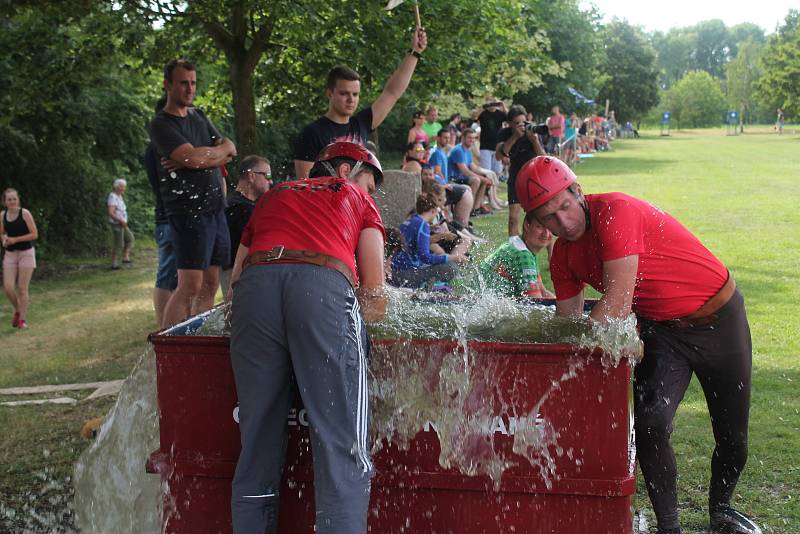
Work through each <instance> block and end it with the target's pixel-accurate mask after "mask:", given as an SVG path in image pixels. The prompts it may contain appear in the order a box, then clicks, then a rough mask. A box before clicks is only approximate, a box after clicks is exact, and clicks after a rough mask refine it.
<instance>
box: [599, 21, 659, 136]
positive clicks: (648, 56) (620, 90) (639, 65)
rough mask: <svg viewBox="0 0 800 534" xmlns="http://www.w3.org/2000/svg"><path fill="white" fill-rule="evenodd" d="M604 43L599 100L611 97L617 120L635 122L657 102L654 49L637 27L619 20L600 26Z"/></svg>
mask: <svg viewBox="0 0 800 534" xmlns="http://www.w3.org/2000/svg"><path fill="white" fill-rule="evenodd" d="M603 43H604V51H605V54H604V55H605V57H604V58H603V60H602V61H601V63H600V65H599V66H598V69H599V70H600V72H602V73H603V74H604V76H605V79H604V81H603V83H602V85H601V86H600V93H599V97H598V100H599V102H605V100H606V99H608V100H610V102H611V107H612V108H613V109H614V110H616V112H617V113H616V117H617V121H618V122H625V121H632V122H638V121H639V120H640V119H641V118H642V117H643V116H644V115H645V114H646V113H647V112H648V111H649V110H650V108H652V107H653V106H654V105H656V104H657V103H658V71H657V69H656V64H655V60H656V54H655V51H654V50H653V48H652V46H651V45H650V44H649V43H648V42H647V39H646V38H645V36H644V34H643V33H642V31H641V30H640V29H638V28H636V27H634V26H632V25H630V24H628V22H626V21H620V20H618V19H614V20H613V21H612V22H611V23H610V24H609V25H608V26H606V27H605V28H604V29H603Z"/></svg>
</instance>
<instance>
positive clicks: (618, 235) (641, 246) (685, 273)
mask: <svg viewBox="0 0 800 534" xmlns="http://www.w3.org/2000/svg"><path fill="white" fill-rule="evenodd" d="M586 200H587V202H588V204H589V218H590V220H591V228H590V229H587V231H586V233H584V234H583V235H582V236H581V237H580V239H578V240H577V241H572V242H571V241H567V240H565V239H558V240H556V243H555V247H554V249H553V258H552V259H551V261H550V275H551V277H552V280H553V285H554V286H555V290H556V298H557V299H558V300H566V299H570V298H572V297H574V296H576V295H577V294H578V293H580V291H581V290H582V289H583V287H584V284H589V285H590V286H592V287H593V288H595V289H596V290H597V291H599V292H601V293H605V288H604V287H603V262H604V261H610V260H615V259H619V258H623V257H625V256H632V255H634V254H638V255H639V269H638V272H637V275H636V287H635V290H634V293H633V312H634V313H635V314H637V315H640V316H642V317H645V318H647V319H652V320H656V321H665V320H669V319H676V318H679V317H685V316H687V315H691V314H692V313H694V312H695V311H697V310H698V309H699V308H700V307H701V306H702V305H703V304H704V303H705V302H706V301H707V300H708V299H709V298H711V297H712V296H713V295H715V294H716V293H717V292H718V291H719V290H720V289H721V288H722V286H723V285H724V284H725V282H726V281H727V279H728V270H727V269H726V268H725V266H724V265H723V264H722V262H720V261H719V260H718V259H717V258H716V257H715V256H714V255H713V254H712V253H711V252H710V251H709V250H708V249H707V248H706V247H704V246H703V245H702V243H700V241H699V240H698V239H697V238H696V237H695V236H694V235H692V233H691V232H689V230H687V229H686V228H685V227H684V226H683V225H682V224H681V223H679V222H678V221H677V220H676V219H675V218H673V217H672V216H671V215H669V214H668V213H665V212H663V211H661V210H660V209H658V208H656V207H655V206H653V205H652V204H649V203H647V202H645V201H643V200H640V199H638V198H634V197H632V196H629V195H626V194H624V193H604V194H599V195H586Z"/></svg>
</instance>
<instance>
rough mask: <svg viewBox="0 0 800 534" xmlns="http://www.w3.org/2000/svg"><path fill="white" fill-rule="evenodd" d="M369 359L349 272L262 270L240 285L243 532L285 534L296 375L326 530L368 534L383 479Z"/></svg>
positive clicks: (234, 352) (237, 335) (237, 348)
mask: <svg viewBox="0 0 800 534" xmlns="http://www.w3.org/2000/svg"><path fill="white" fill-rule="evenodd" d="M366 351H367V337H366V330H365V328H364V324H363V322H362V319H361V312H360V310H359V307H358V302H357V300H356V298H355V295H354V292H353V289H352V288H351V287H350V284H349V283H348V282H347V280H346V279H345V278H344V276H342V275H341V274H340V273H338V272H336V271H334V270H332V269H328V268H326V267H319V266H316V265H309V264H271V265H253V266H251V267H249V268H248V269H247V270H245V272H244V273H243V274H242V277H241V278H240V279H239V281H238V282H237V283H236V284H234V288H233V309H232V330H231V363H232V365H233V372H234V378H235V380H236V392H237V394H238V397H239V429H240V431H241V440H242V451H241V453H240V455H239V463H238V464H237V466H236V474H235V476H234V479H233V491H232V496H231V510H232V513H233V530H234V532H235V533H237V534H256V533H257V534H262V533H264V532H275V531H277V524H278V521H277V519H278V508H279V497H280V487H281V470H282V467H283V463H284V459H285V444H286V436H287V421H286V419H287V415H288V411H289V402H290V395H289V394H290V389H291V388H290V382H291V377H292V374H294V376H295V378H296V381H297V386H298V389H299V392H300V396H301V397H302V399H303V404H304V406H305V408H306V411H307V413H308V420H309V427H310V431H311V446H312V452H313V457H314V489H315V499H316V507H317V516H316V522H317V525H316V532H321V533H347V534H353V533H359V532H366V530H367V508H368V506H369V496H370V480H371V478H372V475H373V468H372V463H371V460H370V458H369V452H368V449H367V418H368V413H367V410H368V398H367V360H366Z"/></svg>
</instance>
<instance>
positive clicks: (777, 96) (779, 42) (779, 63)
mask: <svg viewBox="0 0 800 534" xmlns="http://www.w3.org/2000/svg"><path fill="white" fill-rule="evenodd" d="M761 69H762V75H761V77H760V78H759V79H758V80H757V81H756V83H755V86H756V91H757V93H758V98H759V99H761V100H762V101H763V102H764V103H765V104H767V105H769V107H770V108H771V109H772V110H773V111H774V110H775V108H778V107H780V108H782V109H783V110H784V111H785V112H786V113H787V114H792V115H796V114H798V113H800V90H798V88H800V11H796V10H790V11H789V14H788V15H787V16H786V19H785V22H784V24H783V25H782V26H781V27H780V28H778V31H777V33H775V34H774V35H772V36H770V38H769V40H768V42H767V45H766V47H765V49H764V53H763V54H762V56H761Z"/></svg>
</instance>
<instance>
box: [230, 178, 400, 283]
mask: <svg viewBox="0 0 800 534" xmlns="http://www.w3.org/2000/svg"><path fill="white" fill-rule="evenodd" d="M365 228H376V229H378V230H380V231H381V233H383V232H384V229H383V222H382V221H381V216H380V213H379V212H378V208H377V207H376V206H375V202H374V201H373V200H372V197H370V196H369V195H368V194H367V193H365V192H364V190H363V189H361V188H360V187H358V186H356V185H354V184H353V183H352V182H349V181H347V180H345V179H342V178H334V177H326V178H311V179H309V180H297V181H294V182H284V183H281V184H278V185H276V186H275V187H273V188H271V189H270V190H269V191H267V192H266V193H265V194H264V195H262V196H261V198H260V199H259V200H258V203H257V204H256V207H255V209H254V210H253V215H252V216H251V217H250V221H249V222H248V223H247V226H245V228H244V232H243V233H242V241H241V244H242V245H244V246H246V247H248V248H249V252H250V254H252V253H253V252H258V251H262V250H271V249H272V248H273V247H275V246H279V245H283V246H284V247H286V248H287V249H295V250H311V251H314V252H321V253H323V254H327V255H329V256H333V257H335V258H338V259H340V260H342V261H343V262H345V263H346V264H347V265H348V266H349V267H350V269H351V270H352V271H353V277H354V279H355V280H356V281H357V280H358V272H357V270H356V264H355V250H356V247H357V246H358V238H359V236H360V235H361V231H362V230H364V229H365ZM279 262H280V260H279ZM283 263H294V262H288V261H287V262H283Z"/></svg>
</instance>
